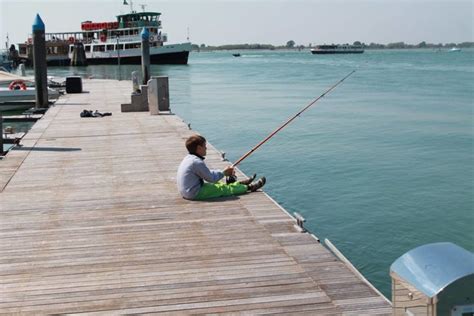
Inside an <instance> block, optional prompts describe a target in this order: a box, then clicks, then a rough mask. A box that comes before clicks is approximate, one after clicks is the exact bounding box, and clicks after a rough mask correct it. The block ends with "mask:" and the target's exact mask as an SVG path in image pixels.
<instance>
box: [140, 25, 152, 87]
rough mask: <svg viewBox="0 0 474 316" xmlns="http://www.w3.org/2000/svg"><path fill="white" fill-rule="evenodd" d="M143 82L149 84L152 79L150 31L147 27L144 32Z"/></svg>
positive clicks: (142, 34)
mask: <svg viewBox="0 0 474 316" xmlns="http://www.w3.org/2000/svg"><path fill="white" fill-rule="evenodd" d="M141 36H142V75H143V81H142V84H144V85H145V84H147V82H148V80H149V79H150V32H148V29H147V28H146V27H144V28H143V30H142V33H141Z"/></svg>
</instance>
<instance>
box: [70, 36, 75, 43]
mask: <svg viewBox="0 0 474 316" xmlns="http://www.w3.org/2000/svg"><path fill="white" fill-rule="evenodd" d="M75 41H76V39H75V38H74V37H72V36H71V37H69V43H71V44H74V42H75Z"/></svg>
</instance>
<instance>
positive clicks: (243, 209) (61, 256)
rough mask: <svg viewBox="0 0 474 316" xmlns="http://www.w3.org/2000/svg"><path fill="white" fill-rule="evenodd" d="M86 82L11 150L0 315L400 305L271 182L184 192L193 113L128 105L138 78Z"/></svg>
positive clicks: (365, 310)
mask: <svg viewBox="0 0 474 316" xmlns="http://www.w3.org/2000/svg"><path fill="white" fill-rule="evenodd" d="M83 84H84V90H85V92H84V93H81V94H70V95H65V96H63V97H61V98H60V99H59V100H58V101H57V103H56V105H55V106H54V107H52V108H51V109H50V110H49V111H48V112H47V113H46V115H45V116H44V117H43V118H42V119H41V120H39V121H38V122H37V123H36V124H35V125H34V127H33V128H32V130H31V131H30V132H29V133H28V134H27V135H26V136H25V138H24V139H23V141H22V144H23V147H21V148H18V149H17V150H14V151H11V152H10V153H8V155H7V157H6V158H5V159H3V160H0V314H1V315H4V314H64V313H67V314H80V313H87V314H89V315H111V314H142V313H146V314H152V313H169V314H209V313H211V314H214V313H231V314H232V313H233V314H241V313H245V314H249V315H254V314H279V313H284V314H289V315H299V314H307V315H318V314H324V315H341V314H345V315H390V314H391V306H390V304H389V303H388V302H387V301H386V300H385V299H384V298H383V297H382V296H380V295H378V294H377V293H376V292H375V291H374V290H372V289H371V288H370V287H369V286H368V285H366V284H365V283H364V282H363V281H362V280H361V279H360V278H359V277H358V276H357V275H356V274H354V273H353V272H352V271H351V270H350V269H348V268H347V267H346V266H345V264H344V263H342V262H340V261H339V260H337V259H336V258H335V257H334V255H333V254H332V253H331V252H329V251H328V250H327V249H326V248H325V247H323V246H322V245H321V244H319V243H318V242H317V241H316V240H315V239H314V238H313V236H312V235H310V234H307V233H301V232H299V231H298V230H297V229H296V228H295V227H294V224H295V222H294V220H293V219H292V218H291V217H290V216H289V215H288V214H287V213H286V212H285V211H284V210H282V209H281V208H280V207H279V206H278V205H277V204H276V203H275V202H274V201H273V200H272V199H271V198H269V197H268V196H267V195H266V194H265V193H263V192H258V193H252V194H249V195H244V196H240V197H236V198H231V199H225V200H219V201H210V202H191V201H186V200H184V199H182V198H181V197H180V196H179V195H178V193H177V190H176V185H175V181H176V179H175V177H176V170H177V167H178V164H179V163H180V161H181V158H182V157H183V156H184V155H185V148H184V145H183V142H184V139H185V138H186V137H187V136H189V135H190V134H191V133H192V131H190V130H188V128H187V126H186V124H185V123H183V122H182V121H181V119H180V118H179V117H177V116H176V115H161V116H151V115H150V114H149V113H120V104H121V103H126V102H129V101H130V90H131V82H129V81H121V82H119V81H112V80H84V81H83ZM171 89H172V87H171ZM171 93H172V90H171ZM171 108H173V105H171ZM84 109H88V110H98V111H100V112H112V113H113V115H112V116H109V117H103V118H80V117H79V113H80V112H81V111H82V110H84ZM206 161H207V163H208V164H209V165H210V166H212V167H214V168H219V167H222V166H224V165H225V164H226V163H225V162H222V161H221V159H220V156H219V154H218V152H217V150H215V149H214V148H209V150H208V158H207V159H206ZM387 273H388V271H387Z"/></svg>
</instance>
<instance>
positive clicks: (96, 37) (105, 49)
mask: <svg viewBox="0 0 474 316" xmlns="http://www.w3.org/2000/svg"><path fill="white" fill-rule="evenodd" d="M160 15H161V13H158V12H135V11H132V12H131V13H128V14H123V15H118V16H117V21H114V22H92V21H85V22H82V23H81V31H80V32H63V33H47V34H46V48H47V57H46V58H47V63H48V65H69V64H70V61H71V58H72V54H73V52H74V49H75V47H76V46H75V44H76V43H81V44H82V45H83V47H84V51H85V56H86V62H87V63H88V64H118V63H119V61H120V64H140V63H141V36H140V33H141V31H142V30H143V28H146V29H147V30H148V32H149V34H150V62H151V63H152V64H187V63H188V56H189V52H190V51H191V48H192V47H191V43H189V42H188V43H180V44H165V43H166V42H167V40H168V39H167V35H166V34H164V33H162V32H161V21H160ZM32 47H33V46H32V40H31V38H30V39H28V41H27V42H25V43H23V44H19V51H20V58H21V59H26V60H28V61H30V62H31V60H32Z"/></svg>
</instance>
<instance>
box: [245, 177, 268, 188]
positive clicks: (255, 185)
mask: <svg viewBox="0 0 474 316" xmlns="http://www.w3.org/2000/svg"><path fill="white" fill-rule="evenodd" d="M266 182H267V179H266V178H265V177H261V178H260V179H258V180H257V181H256V182H253V183H250V184H249V185H247V187H248V189H249V190H250V192H255V191H257V190H258V189H260V188H261V187H263V186H264V185H265V183H266Z"/></svg>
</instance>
